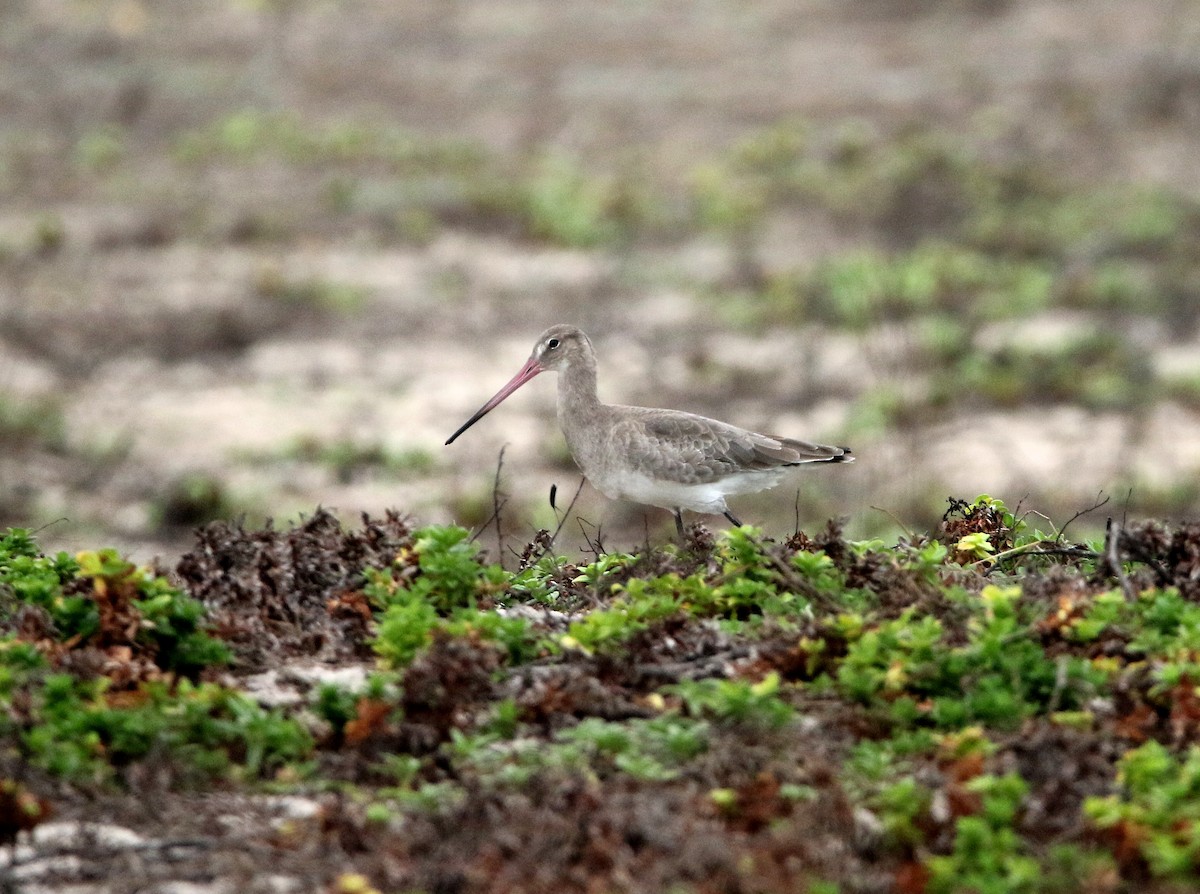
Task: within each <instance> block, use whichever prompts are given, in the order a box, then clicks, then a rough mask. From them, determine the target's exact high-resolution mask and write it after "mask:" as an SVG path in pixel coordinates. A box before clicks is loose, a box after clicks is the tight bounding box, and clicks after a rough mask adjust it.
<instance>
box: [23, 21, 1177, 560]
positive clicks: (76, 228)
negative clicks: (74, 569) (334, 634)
mask: <svg viewBox="0 0 1200 894" xmlns="http://www.w3.org/2000/svg"><path fill="white" fill-rule="evenodd" d="M556 322H574V323H577V324H578V325H581V326H582V327H584V328H585V329H586V330H587V331H588V332H589V334H591V335H592V337H593V340H594V342H595V344H596V347H597V349H598V351H599V354H600V390H601V397H602V398H604V399H606V400H608V401H610V402H619V403H633V404H649V405H654V406H667V407H674V408H680V409H688V410H692V411H696V412H701V413H705V414H708V415H713V416H717V417H719V418H722V419H726V420H729V421H731V422H735V423H737V424H741V425H744V426H747V427H753V428H759V429H762V430H766V431H770V432H776V433H780V434H787V435H791V436H794V437H800V438H805V439H811V440H820V441H825V442H834V443H846V444H849V445H851V446H852V447H853V449H854V451H855V453H856V454H857V456H858V459H859V461H858V462H857V463H855V464H854V465H853V466H840V467H830V468H818V469H812V470H808V471H807V472H805V473H798V474H796V475H795V476H794V477H793V478H791V479H789V480H788V482H787V483H785V484H784V485H783V486H781V487H780V488H778V489H777V490H775V491H772V492H769V493H767V494H763V495H759V496H756V497H744V498H740V499H737V500H735V501H734V509H735V511H736V512H737V514H738V515H739V516H741V517H742V518H743V519H745V520H746V521H749V522H753V523H757V524H761V525H763V526H764V527H765V528H766V530H767V532H768V533H770V534H774V535H776V536H782V535H786V534H788V533H790V532H791V531H792V529H793V528H794V526H795V524H796V520H797V519H799V523H800V524H801V525H802V526H804V527H805V528H807V529H810V530H811V529H813V528H816V527H820V526H822V525H823V524H824V522H825V520H826V519H827V518H830V517H844V518H845V519H847V531H848V533H849V534H850V535H851V536H854V537H868V536H880V537H884V538H894V537H896V536H897V535H899V534H901V533H902V532H903V531H904V530H905V529H908V530H912V531H922V530H928V529H929V528H930V526H932V525H933V524H935V523H936V521H937V519H938V518H939V517H940V516H941V514H942V513H943V511H945V509H946V505H947V504H946V498H947V497H948V496H950V495H954V496H958V497H965V498H971V497H974V496H975V495H976V494H979V493H985V492H986V493H990V494H992V495H993V496H995V497H999V498H1001V499H1003V500H1005V501H1006V502H1007V503H1008V505H1009V507H1010V508H1014V507H1016V506H1017V505H1020V506H1021V508H1022V509H1023V510H1025V509H1029V510H1036V512H1038V513H1041V514H1042V515H1043V516H1044V518H1043V517H1040V516H1033V517H1031V520H1032V521H1033V522H1034V523H1036V524H1038V525H1040V526H1042V527H1043V528H1045V529H1048V528H1049V525H1050V524H1051V523H1053V524H1055V525H1061V524H1063V523H1064V522H1065V521H1066V520H1067V519H1068V518H1070V517H1071V516H1072V515H1073V514H1074V513H1075V512H1076V511H1078V510H1082V509H1086V508H1088V507H1090V506H1092V505H1093V504H1094V503H1096V502H1097V499H1098V495H1100V496H1099V499H1103V497H1104V496H1110V497H1111V498H1112V502H1110V503H1109V505H1108V506H1106V507H1104V508H1102V509H1100V510H1097V511H1096V512H1093V513H1092V514H1091V515H1089V516H1087V517H1086V518H1084V519H1083V520H1081V521H1080V522H1076V523H1075V525H1076V526H1077V527H1076V526H1073V527H1072V530H1071V535H1072V536H1073V537H1081V536H1084V535H1085V534H1086V533H1087V532H1088V531H1089V530H1095V529H1097V528H1098V527H1100V526H1102V525H1103V521H1104V517H1105V516H1106V515H1116V516H1118V517H1119V516H1121V515H1122V514H1125V513H1128V514H1129V515H1130V516H1142V515H1155V516H1162V517H1166V518H1178V517H1185V516H1189V515H1190V516H1192V517H1195V516H1196V514H1197V512H1198V510H1200V2H1196V0H1142V2H1139V3H1136V4H1131V3H1128V2H1121V0H859V2H853V3H847V2H845V0H800V2H796V0H787V2H783V0H761V2H735V0H700V2H692V3H683V2H678V0H623V2H616V3H595V2H591V0H554V2H549V0H542V2H538V0H437V2H402V0H344V2H335V0H259V2H250V0H205V2H197V0H0V526H6V525H19V526H24V527H33V528H37V527H42V526H45V528H44V530H43V531H42V533H41V535H40V540H41V542H42V543H43V545H45V546H46V547H48V548H50V549H58V548H64V549H68V550H77V549H81V548H93V547H97V546H104V545H112V546H117V547H119V548H121V549H123V550H125V551H127V552H129V553H131V554H132V555H133V556H134V557H135V558H137V559H139V560H149V559H151V558H153V557H154V556H160V557H162V558H163V559H164V560H165V561H171V560H172V559H173V558H174V557H175V556H176V555H177V554H178V553H179V552H180V551H182V550H184V549H186V548H188V546H189V544H190V541H191V538H190V530H191V527H192V526H193V525H195V524H198V523H202V522H204V521H205V520H207V519H210V518H228V517H237V516H245V517H246V519H247V520H248V522H250V523H259V522H261V521H262V520H263V519H265V518H267V517H273V518H275V519H277V520H279V521H287V520H293V519H296V518H298V517H299V516H300V515H301V514H302V513H306V512H307V513H311V512H312V511H313V510H314V509H315V507H316V506H317V505H324V506H327V507H331V508H333V509H334V510H336V511H337V512H338V513H339V514H340V515H342V516H343V517H344V518H346V519H347V520H351V521H352V520H354V519H355V518H356V515H357V513H358V512H360V511H363V510H366V511H369V512H371V513H373V514H380V513H382V512H383V511H384V510H385V509H388V508H396V509H398V510H400V511H402V512H406V513H412V514H414V515H415V516H416V517H417V518H418V519H419V520H421V521H423V522H447V521H451V520H455V521H458V522H460V523H462V524H465V525H468V526H472V525H479V524H481V523H483V522H484V521H485V520H486V519H487V518H488V516H489V515H490V514H491V513H492V509H493V480H494V476H495V472H496V466H497V458H498V455H499V452H500V449H501V447H502V446H504V445H506V444H507V445H508V447H507V452H506V454H505V457H504V464H503V472H502V476H501V488H500V489H501V491H502V492H503V494H504V495H505V496H506V498H507V502H506V503H505V507H504V511H503V515H502V518H503V522H504V525H505V528H506V530H507V532H508V533H509V536H510V537H512V538H513V540H512V542H513V544H514V545H515V546H516V547H517V548H519V545H520V543H521V542H524V540H525V539H527V538H528V537H529V536H531V535H532V533H533V532H534V530H535V529H536V528H538V527H541V526H550V527H553V526H554V524H555V523H556V521H557V519H556V516H555V513H554V512H553V511H552V510H551V508H550V506H549V505H548V499H547V496H548V492H549V489H550V487H551V485H552V484H557V486H558V494H559V497H558V504H559V506H560V508H561V507H563V506H565V505H566V504H567V503H568V502H569V499H570V495H571V493H573V492H574V490H575V487H576V485H577V484H578V481H579V478H578V474H577V473H576V472H575V471H574V468H573V465H572V463H571V461H570V457H569V455H568V454H567V453H566V449H565V446H564V443H563V441H562V438H561V435H560V434H559V432H558V429H557V425H556V423H555V420H554V417H553V407H554V383H553V381H552V380H550V379H549V377H546V378H542V379H538V380H536V381H535V382H534V383H532V384H531V385H529V386H527V387H526V388H525V389H523V390H522V391H521V392H520V393H519V394H518V395H516V396H515V397H513V398H512V399H510V400H509V401H508V402H507V403H506V404H505V405H504V406H503V407H502V408H501V409H499V410H497V411H496V412H495V413H493V414H491V415H490V416H489V417H488V418H487V419H486V420H484V421H483V422H481V423H480V424H479V425H477V426H476V427H475V428H473V429H472V430H471V431H470V432H469V433H468V434H467V435H465V436H464V437H463V438H462V439H461V440H460V441H458V442H456V443H455V444H454V445H453V446H452V447H443V445H442V442H443V441H444V440H445V438H446V436H447V435H449V433H450V432H452V431H453V430H454V429H455V428H456V427H457V426H458V425H459V424H460V423H461V422H462V421H464V420H465V419H466V417H467V416H468V415H469V414H470V413H471V412H472V411H474V410H475V409H476V408H477V407H478V406H479V404H481V403H482V402H483V401H484V400H485V399H486V398H487V397H489V396H490V395H491V394H492V393H493V392H494V391H495V390H496V389H497V388H498V387H499V386H500V385H501V384H503V383H504V382H505V381H506V380H507V379H508V378H509V376H511V375H512V374H513V373H514V372H515V371H516V370H517V369H518V368H519V367H520V365H521V364H522V363H523V361H524V360H525V358H526V356H527V355H528V352H529V350H530V348H531V347H532V344H533V341H534V339H535V337H536V336H537V335H538V333H540V332H541V331H542V329H544V328H545V327H546V326H548V325H550V324H552V323H556ZM575 511H576V513H577V514H578V516H579V519H578V520H576V519H574V518H572V519H570V520H568V522H567V524H566V526H565V527H564V529H563V534H562V535H560V536H561V540H560V547H561V549H562V550H563V551H564V552H567V553H571V552H572V551H574V550H577V549H579V548H580V547H582V546H584V545H585V542H586V540H587V539H588V538H591V539H593V540H594V539H595V538H596V537H597V535H598V536H599V537H600V539H601V540H602V542H603V544H604V545H605V546H606V547H608V548H610V549H616V548H621V547H630V546H635V545H637V544H640V543H642V542H643V540H644V539H645V538H646V537H647V536H649V537H650V538H652V539H654V538H666V537H668V536H671V534H672V532H673V526H672V524H671V521H670V517H669V515H668V514H667V513H665V512H659V511H657V510H649V511H646V510H643V509H642V508H641V507H637V506H632V505H628V504H620V503H613V502H610V501H607V500H605V499H604V498H603V497H601V496H599V495H598V494H596V493H595V492H594V491H592V490H591V489H590V488H585V489H584V490H583V492H582V494H581V496H580V498H579V501H578V503H577V504H576V506H575ZM706 521H707V522H709V523H710V524H712V525H714V526H716V525H718V524H719V525H723V524H724V522H723V521H722V520H720V519H715V520H706ZM585 535H586V537H585ZM495 542H496V541H495V537H494V532H493V533H492V534H488V535H485V537H484V543H485V544H486V545H489V546H490V547H491V548H492V549H493V550H494V549H495Z"/></svg>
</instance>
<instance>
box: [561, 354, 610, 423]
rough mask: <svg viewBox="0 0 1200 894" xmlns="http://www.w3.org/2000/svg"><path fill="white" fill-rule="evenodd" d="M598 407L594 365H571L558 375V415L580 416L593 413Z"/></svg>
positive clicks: (598, 400)
mask: <svg viewBox="0 0 1200 894" xmlns="http://www.w3.org/2000/svg"><path fill="white" fill-rule="evenodd" d="M599 406H600V398H599V397H597V396H596V364H595V363H587V362H577V363H572V364H571V365H570V366H568V367H567V368H566V369H563V370H560V371H559V373H558V414H559V416H560V417H562V416H576V417H578V416H580V415H586V414H590V413H593V412H594V411H595V410H596V409H597V408H599Z"/></svg>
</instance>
